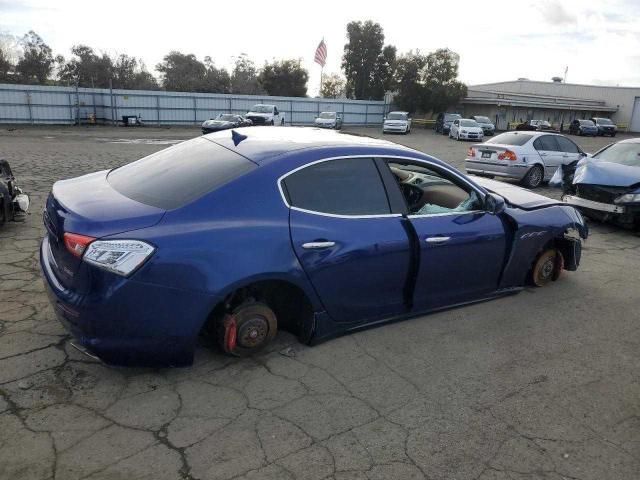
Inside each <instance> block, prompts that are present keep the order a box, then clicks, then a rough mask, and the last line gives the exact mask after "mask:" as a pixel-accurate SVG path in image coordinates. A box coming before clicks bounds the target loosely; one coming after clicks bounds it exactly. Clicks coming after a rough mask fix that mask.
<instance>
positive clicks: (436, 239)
mask: <svg viewBox="0 0 640 480" xmlns="http://www.w3.org/2000/svg"><path fill="white" fill-rule="evenodd" d="M449 240H451V237H427V238H426V241H427V243H436V244H437V243H446V242H448V241H449Z"/></svg>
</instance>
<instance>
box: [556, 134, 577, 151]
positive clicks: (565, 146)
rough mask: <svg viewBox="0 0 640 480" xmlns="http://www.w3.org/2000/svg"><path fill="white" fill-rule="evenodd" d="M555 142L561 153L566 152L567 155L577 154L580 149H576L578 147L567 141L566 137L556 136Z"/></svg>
mask: <svg viewBox="0 0 640 480" xmlns="http://www.w3.org/2000/svg"><path fill="white" fill-rule="evenodd" d="M556 140H557V141H558V145H560V150H561V151H563V152H567V153H579V152H580V149H579V148H578V146H577V145H576V144H575V143H573V142H572V141H571V140H569V139H568V138H566V137H561V136H560V135H558V136H557V137H556Z"/></svg>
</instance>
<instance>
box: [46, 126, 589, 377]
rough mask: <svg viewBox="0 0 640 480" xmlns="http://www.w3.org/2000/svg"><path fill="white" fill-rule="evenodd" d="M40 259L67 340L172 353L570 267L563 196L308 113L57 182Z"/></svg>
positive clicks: (474, 291)
mask: <svg viewBox="0 0 640 480" xmlns="http://www.w3.org/2000/svg"><path fill="white" fill-rule="evenodd" d="M44 223H45V226H46V229H47V235H46V237H45V238H44V240H43V242H42V246H41V251H40V255H41V266H42V270H43V275H44V278H45V284H46V286H47V291H48V293H49V296H50V299H51V302H52V304H53V306H54V308H55V311H56V312H57V315H58V317H59V318H60V320H61V321H62V323H63V324H64V325H65V326H66V327H67V328H68V330H69V331H70V332H71V333H72V334H73V336H74V337H75V341H74V342H75V344H76V345H77V346H78V348H80V349H82V350H84V351H85V352H87V353H89V354H91V355H95V356H97V357H99V358H100V359H102V360H104V361H105V362H107V363H112V364H120V365H122V364H124V365H188V364H190V363H191V362H192V360H193V353H194V349H195V346H196V342H197V339H198V338H199V336H201V335H205V336H210V337H212V338H214V339H215V340H216V341H217V343H218V344H219V345H220V347H221V349H222V350H223V351H224V352H227V353H229V354H233V355H240V356H244V355H250V354H253V353H255V352H258V351H260V350H261V349H262V348H264V347H265V346H266V345H267V344H268V343H269V341H270V340H272V339H273V338H274V336H275V335H276V332H277V331H278V330H288V331H290V332H293V333H294V334H295V335H297V336H298V338H299V339H300V341H301V342H304V343H308V344H313V343H317V342H319V341H323V340H326V339H329V338H331V337H335V336H337V335H340V334H344V333H345V332H350V331H355V330H358V329H362V328H365V327H370V326H372V325H377V324H381V323H384V322H389V321H394V320H400V319H404V318H408V317H415V316H418V315H422V314H425V313H428V312H433V311H437V310H441V309H445V308H449V307H452V306H457V305H464V304H469V303H473V302H478V301H482V300H487V299H491V298H495V297H500V296H502V295H507V294H512V293H516V292H518V291H520V290H522V288H523V287H524V286H525V285H527V284H533V285H539V286H542V285H545V284H547V283H549V282H551V281H553V280H556V279H557V278H558V276H559V275H560V274H561V272H562V271H563V270H576V269H577V268H578V265H579V263H580V255H581V245H582V243H581V242H582V240H583V239H585V238H586V237H587V228H586V226H585V223H584V221H583V218H582V217H581V215H580V213H578V211H577V210H576V209H575V208H574V207H572V206H570V205H567V204H563V203H561V202H557V201H554V200H551V199H549V198H546V197H543V196H541V195H537V194H534V193H531V192H529V191H527V190H524V189H522V188H519V187H517V186H514V185H510V184H506V183H501V182H495V181H492V180H488V179H481V178H474V177H469V176H465V175H464V174H462V173H460V172H459V171H458V170H456V169H454V168H453V167H451V166H450V165H448V164H446V163H444V162H442V161H440V160H437V159H435V158H433V157H431V156H429V155H425V154H423V153H420V152H418V151H415V150H412V149H409V148H406V147H403V146H400V145H397V144H394V143H391V142H387V141H381V140H375V139H371V138H366V137H361V136H352V135H344V134H340V133H337V132H333V131H320V130H317V129H307V128H295V127H291V128H285V127H283V128H265V129H260V130H252V129H238V130H232V131H226V132H219V133H214V134H211V135H207V136H204V137H200V138H196V139H193V140H190V141H187V142H183V143H181V144H178V145H176V146H173V147H170V148H167V149H165V150H162V151H160V152H158V153H155V154H153V155H150V156H148V157H145V158H143V159H141V160H138V161H137V162H133V163H130V164H128V165H125V166H123V167H120V168H116V169H113V170H109V171H101V172H96V173H92V174H89V175H85V176H83V177H79V178H74V179H70V180H63V181H59V182H57V183H56V184H55V185H54V186H53V190H52V192H51V194H50V196H49V198H48V200H47V203H46V208H45V211H44Z"/></svg>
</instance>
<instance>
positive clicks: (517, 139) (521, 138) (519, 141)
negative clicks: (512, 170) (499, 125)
mask: <svg viewBox="0 0 640 480" xmlns="http://www.w3.org/2000/svg"><path fill="white" fill-rule="evenodd" d="M532 138H533V135H531V134H527V133H520V132H506V133H501V134H500V135H497V136H495V137H493V138H490V139H489V140H487V141H486V142H485V143H494V144H499V145H513V146H516V147H517V146H522V145H524V144H525V143H527V142H528V141H529V140H531V139H532Z"/></svg>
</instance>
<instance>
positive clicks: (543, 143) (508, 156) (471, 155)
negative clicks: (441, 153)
mask: <svg viewBox="0 0 640 480" xmlns="http://www.w3.org/2000/svg"><path fill="white" fill-rule="evenodd" d="M584 156H586V153H584V152H583V151H582V149H581V148H580V147H579V146H578V145H576V144H575V143H574V142H573V141H572V140H571V139H569V138H567V137H565V136H564V135H559V134H556V133H547V132H505V133H501V134H500V135H497V136H495V137H493V138H491V139H489V140H487V141H486V142H484V143H479V144H475V145H473V146H472V147H470V148H469V151H468V153H467V158H466V160H465V168H466V170H467V173H473V174H476V175H481V176H485V177H491V178H493V177H502V178H511V179H513V180H518V181H519V182H520V183H522V185H523V186H525V187H528V188H536V187H538V186H539V185H540V184H541V183H542V182H544V181H547V180H549V179H551V177H552V176H553V174H554V173H555V172H556V170H557V169H558V167H559V166H560V165H566V164H569V163H571V162H574V161H577V160H580V159H581V158H582V157H584Z"/></svg>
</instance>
